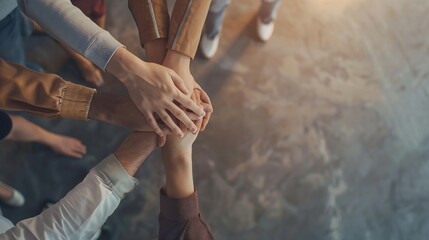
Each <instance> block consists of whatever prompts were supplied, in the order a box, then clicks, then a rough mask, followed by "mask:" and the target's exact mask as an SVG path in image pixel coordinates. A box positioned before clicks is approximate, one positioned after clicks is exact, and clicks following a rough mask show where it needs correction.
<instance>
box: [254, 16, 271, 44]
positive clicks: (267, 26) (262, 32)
mask: <svg viewBox="0 0 429 240" xmlns="http://www.w3.org/2000/svg"><path fill="white" fill-rule="evenodd" d="M274 23H275V21H274V20H271V21H270V22H269V23H264V22H263V21H262V19H261V18H260V17H258V19H257V23H256V32H257V33H258V37H259V39H261V40H262V41H264V42H266V41H268V40H270V38H271V36H272V35H273V32H274Z"/></svg>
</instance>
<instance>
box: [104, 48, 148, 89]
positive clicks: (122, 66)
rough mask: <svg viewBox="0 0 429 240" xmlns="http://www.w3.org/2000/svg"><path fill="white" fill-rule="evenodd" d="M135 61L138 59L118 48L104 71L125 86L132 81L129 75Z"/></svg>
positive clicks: (125, 50)
mask: <svg viewBox="0 0 429 240" xmlns="http://www.w3.org/2000/svg"><path fill="white" fill-rule="evenodd" d="M136 61H137V62H138V61H140V59H139V58H137V57H136V56H134V55H133V54H132V53H130V52H129V51H128V50H127V49H125V48H120V49H118V51H116V52H115V54H114V55H113V56H112V59H111V60H110V61H109V63H108V65H107V66H106V70H107V72H109V73H111V74H113V76H115V77H116V78H117V79H118V80H119V81H121V82H122V83H123V84H124V85H125V86H127V85H128V84H129V82H130V81H131V79H132V77H131V76H130V74H129V73H130V72H131V73H132V72H133V71H132V68H133V66H134V64H135V63H136ZM141 62H142V61H141ZM143 63H144V62H143Z"/></svg>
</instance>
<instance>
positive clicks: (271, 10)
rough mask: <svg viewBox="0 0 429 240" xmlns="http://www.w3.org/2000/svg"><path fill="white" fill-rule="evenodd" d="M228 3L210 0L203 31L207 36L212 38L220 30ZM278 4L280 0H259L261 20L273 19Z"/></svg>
mask: <svg viewBox="0 0 429 240" xmlns="http://www.w3.org/2000/svg"><path fill="white" fill-rule="evenodd" d="M229 3H230V0H212V3H211V5H210V9H209V14H208V15H207V19H206V23H205V33H206V34H207V35H208V37H209V38H214V37H215V36H216V35H217V34H218V33H219V32H220V29H221V28H222V24H223V21H224V19H225V15H226V9H227V7H228V5H229ZM279 6H280V0H261V7H260V9H259V16H260V17H261V19H262V21H264V22H270V21H273V20H274V19H275V17H276V14H277V10H278V7H279Z"/></svg>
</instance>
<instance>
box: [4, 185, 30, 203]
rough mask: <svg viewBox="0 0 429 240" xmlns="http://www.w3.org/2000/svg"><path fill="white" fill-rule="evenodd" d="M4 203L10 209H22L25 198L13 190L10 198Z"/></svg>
mask: <svg viewBox="0 0 429 240" xmlns="http://www.w3.org/2000/svg"><path fill="white" fill-rule="evenodd" d="M4 202H5V203H6V204H7V205H9V206H12V207H22V206H23V205H24V203H25V198H24V196H23V195H22V194H21V193H20V192H18V191H17V190H15V189H13V193H12V197H11V198H10V199H8V200H5V201H4Z"/></svg>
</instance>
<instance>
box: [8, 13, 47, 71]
mask: <svg viewBox="0 0 429 240" xmlns="http://www.w3.org/2000/svg"><path fill="white" fill-rule="evenodd" d="M32 31H33V29H32V26H31V23H30V21H29V20H28V19H27V18H26V17H24V15H22V13H21V12H20V11H19V9H18V8H15V9H14V10H13V11H12V12H11V13H9V15H7V16H6V17H5V18H3V19H2V20H1V21H0V42H1V44H0V58H2V59H3V60H6V61H8V62H10V63H15V64H20V65H23V66H27V67H29V68H31V69H33V70H35V71H38V72H42V71H43V69H42V68H40V67H39V66H37V65H35V64H29V63H27V60H26V57H25V50H24V43H23V37H27V36H29V35H30V34H31V32H32Z"/></svg>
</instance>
